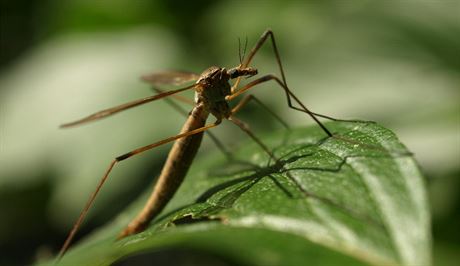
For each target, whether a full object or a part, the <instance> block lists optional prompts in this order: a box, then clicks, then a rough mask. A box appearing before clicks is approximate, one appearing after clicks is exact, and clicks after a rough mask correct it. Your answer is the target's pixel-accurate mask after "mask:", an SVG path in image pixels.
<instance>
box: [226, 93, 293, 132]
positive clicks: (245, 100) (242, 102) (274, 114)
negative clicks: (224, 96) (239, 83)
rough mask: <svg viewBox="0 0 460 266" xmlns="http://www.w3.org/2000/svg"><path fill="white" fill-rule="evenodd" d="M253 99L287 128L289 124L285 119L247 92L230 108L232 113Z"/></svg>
mask: <svg viewBox="0 0 460 266" xmlns="http://www.w3.org/2000/svg"><path fill="white" fill-rule="evenodd" d="M251 100H253V101H255V102H256V103H257V104H259V105H260V106H261V107H262V108H263V109H265V111H267V112H268V113H269V114H270V115H272V116H273V117H274V118H275V119H276V120H278V122H280V123H281V124H282V125H283V126H284V127H285V128H286V129H289V125H288V124H287V123H286V121H284V120H283V119H282V118H281V117H280V116H279V115H277V114H276V113H275V112H273V111H272V110H271V109H270V108H268V106H267V105H265V104H264V103H263V102H262V101H260V100H259V99H258V98H256V96H254V95H253V94H249V95H246V96H244V98H243V99H241V101H240V102H238V104H237V105H236V106H235V107H233V109H232V113H237V112H238V111H240V110H241V108H243V107H244V106H245V105H246V104H248V103H249V101H251Z"/></svg>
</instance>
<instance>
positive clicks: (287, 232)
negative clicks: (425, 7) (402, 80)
mask: <svg viewBox="0 0 460 266" xmlns="http://www.w3.org/2000/svg"><path fill="white" fill-rule="evenodd" d="M327 127H328V128H330V130H331V131H332V132H334V137H329V138H327V137H325V136H324V133H323V132H322V131H321V129H319V128H317V127H315V126H311V127H308V128H300V129H294V130H288V131H280V132H275V133H272V134H270V135H265V136H263V137H262V138H261V139H262V141H263V142H264V143H266V144H267V145H268V146H269V147H270V148H271V149H272V151H273V153H274V154H275V156H276V157H277V158H279V159H280V162H279V163H278V164H275V163H274V162H271V161H270V160H269V157H268V156H267V155H266V154H265V153H264V152H263V151H262V150H261V149H260V147H258V146H257V145H256V144H254V143H250V142H248V144H246V145H243V146H242V147H241V148H240V149H237V150H234V151H232V154H233V158H232V159H231V160H229V159H228V158H225V157H224V156H223V155H220V154H218V153H216V154H212V155H211V156H209V157H207V158H204V159H202V160H198V161H196V162H195V163H194V165H193V166H192V169H191V170H190V172H189V174H188V176H187V178H186V179H185V181H184V183H183V184H182V186H181V187H180V189H179V191H178V192H177V193H176V195H175V197H174V198H173V199H172V200H171V202H170V203H169V204H168V205H167V207H166V209H165V210H164V211H163V213H162V214H161V215H160V216H159V217H157V218H156V219H155V220H154V221H153V222H152V224H151V226H150V227H149V228H148V229H147V230H146V231H144V232H142V233H140V234H137V235H134V236H131V237H127V238H125V239H122V240H119V241H115V238H116V235H117V234H118V232H119V231H120V230H122V229H123V227H124V226H125V225H126V224H127V223H128V222H129V220H130V219H131V218H133V217H134V216H135V214H136V212H137V211H138V210H139V209H140V208H141V207H142V205H143V203H144V202H145V199H146V197H147V196H148V194H149V193H150V188H149V189H148V191H146V193H145V195H143V196H141V197H140V198H139V200H138V201H136V202H135V203H133V205H132V206H131V207H130V208H128V209H127V210H126V211H125V212H124V213H122V214H120V215H119V217H118V218H117V219H116V220H115V221H113V222H112V223H111V224H109V225H107V226H106V227H104V228H102V229H101V230H99V231H98V232H96V233H94V234H93V235H92V236H90V237H89V238H87V239H86V240H85V241H83V242H82V243H79V244H77V245H75V246H74V247H73V248H72V249H71V250H70V251H69V252H68V253H67V254H66V255H65V256H64V258H63V259H62V260H61V261H60V264H62V265H69V264H85V265H108V264H111V263H114V262H116V261H118V260H120V259H121V260H130V259H134V258H130V257H132V256H139V254H143V253H151V252H159V251H161V250H169V249H172V250H174V249H181V248H182V249H183V248H185V249H189V250H194V251H200V252H201V251H204V252H208V253H209V254H214V255H216V254H217V255H219V256H220V257H223V258H225V260H226V261H232V262H233V263H234V264H241V265H305V264H306V263H308V264H321V265H325V264H340V265H362V264H364V265H366V264H374V265H382V264H392V265H395V264H396V265H427V264H430V263H431V250H430V249H431V238H430V229H429V228H430V221H429V211H428V207H427V199H426V195H425V187H424V183H423V179H422V177H421V175H420V172H419V170H418V167H417V164H416V162H415V161H414V159H413V157H412V154H411V153H410V152H408V151H407V150H406V148H405V147H404V145H402V144H401V143H400V142H399V141H398V139H397V137H396V136H395V134H394V133H392V132H391V131H389V130H387V129H385V128H383V127H381V126H379V125H377V124H375V123H368V122H331V123H327Z"/></svg>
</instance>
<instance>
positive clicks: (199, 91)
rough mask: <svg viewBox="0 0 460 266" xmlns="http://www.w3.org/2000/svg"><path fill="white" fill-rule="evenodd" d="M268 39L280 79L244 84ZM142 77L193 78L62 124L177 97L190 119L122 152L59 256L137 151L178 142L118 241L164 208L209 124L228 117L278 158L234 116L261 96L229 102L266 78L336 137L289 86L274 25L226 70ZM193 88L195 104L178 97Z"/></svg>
mask: <svg viewBox="0 0 460 266" xmlns="http://www.w3.org/2000/svg"><path fill="white" fill-rule="evenodd" d="M268 39H270V40H271V44H272V47H273V51H274V54H275V57H276V61H277V65H278V68H279V70H280V73H281V78H278V77H277V76H275V75H272V74H269V75H265V76H262V77H260V78H257V79H255V80H253V81H250V82H249V83H247V84H246V85H244V86H241V87H240V86H239V84H240V81H241V78H242V77H245V78H250V77H253V76H255V75H257V74H258V73H257V69H256V68H253V67H250V66H249V64H250V62H251V60H252V59H253V57H254V55H255V54H256V53H257V51H258V50H259V49H260V48H261V46H262V45H263V44H264V43H265V42H266V41H267V40H268ZM142 79H143V80H144V81H145V82H147V83H149V84H151V85H153V86H161V85H166V84H169V85H170V84H173V85H183V84H185V83H186V82H192V81H194V83H193V84H192V85H189V86H186V87H183V88H180V89H176V90H171V91H166V92H161V93H159V94H156V95H153V96H149V97H146V98H143V99H139V100H135V101H132V102H129V103H126V104H122V105H119V106H116V107H112V108H109V109H105V110H102V111H100V112H97V113H94V114H92V115H90V116H87V117H85V118H82V119H80V120H77V121H74V122H70V123H66V124H63V125H61V127H62V128H68V127H73V126H77V125H82V124H85V123H88V122H91V121H95V120H98V119H101V118H105V117H107V116H110V115H113V114H116V113H118V112H121V111H124V110H126V109H129V108H132V107H135V106H139V105H142V104H145V103H149V102H152V101H155V100H159V99H162V98H165V97H168V96H172V97H175V98H176V99H178V100H181V101H184V102H186V103H191V104H193V108H192V110H191V111H190V113H189V114H188V117H187V120H186V121H185V123H184V125H183V127H182V129H181V131H180V133H179V134H177V135H175V136H171V137H168V138H165V139H163V140H160V141H158V142H155V143H152V144H149V145H146V146H143V147H140V148H138V149H135V150H132V151H130V152H128V153H125V154H123V155H120V156H118V157H116V158H115V159H114V160H113V161H112V162H111V163H110V164H109V166H108V168H107V170H106V172H105V174H104V175H103V177H102V179H101V180H100V181H99V184H98V185H97V187H96V190H95V191H94V192H93V194H92V195H91V196H90V198H89V199H88V201H87V203H86V205H85V207H84V208H83V210H82V211H81V213H80V216H79V217H78V219H77V221H76V222H75V224H74V226H73V228H72V230H71V231H70V233H69V235H68V237H67V239H66V240H65V242H64V244H63V246H62V248H61V250H60V252H59V256H58V258H60V257H62V256H63V255H64V253H65V252H66V251H67V249H68V248H69V245H70V243H71V241H72V240H73V238H74V236H75V234H76V232H77V230H78V229H79V227H80V225H81V224H82V222H83V220H84V218H85V216H86V214H87V212H88V210H89V208H90V207H91V205H92V204H93V201H94V200H95V198H96V196H97V194H98V193H99V191H100V189H101V187H102V186H103V184H104V182H105V181H106V180H107V178H108V177H109V174H110V172H111V171H112V169H113V167H114V166H115V165H116V164H118V163H119V162H121V161H123V160H126V159H128V158H130V157H132V156H134V155H138V154H140V153H142V152H145V151H148V150H151V149H154V148H155V147H158V146H161V145H163V144H166V143H169V142H173V141H175V142H174V145H173V146H172V148H171V150H170V152H169V155H168V157H167V160H166V162H165V164H164V166H163V169H162V171H161V174H160V176H159V177H158V181H157V182H156V184H155V186H154V188H153V192H152V193H151V195H150V197H149V199H148V200H147V202H146V204H145V206H144V208H143V209H142V210H141V211H140V213H139V214H138V215H137V216H136V217H135V218H134V219H133V220H132V221H131V222H130V223H129V224H128V225H127V227H126V228H125V229H124V230H123V231H122V232H120V234H119V236H118V238H119V239H120V238H123V237H126V236H129V235H132V234H136V233H139V232H141V231H143V230H145V229H146V227H147V226H148V224H149V222H150V221H151V220H152V219H153V218H155V217H156V216H157V215H158V214H159V213H160V212H161V211H162V210H163V208H164V207H165V206H166V204H167V203H168V202H169V200H170V199H171V198H172V197H173V195H174V193H175V192H176V191H177V189H178V188H179V186H180V184H181V183H182V181H183V179H184V177H185V175H186V174H187V171H188V169H189V168H190V165H191V164H192V162H193V159H194V157H195V155H196V153H197V151H198V148H199V146H200V144H201V140H202V138H203V133H204V132H205V131H207V130H209V129H211V128H214V127H216V126H218V125H219V124H220V123H221V122H222V121H223V120H224V119H226V120H229V121H230V122H232V123H233V124H235V125H236V126H238V127H239V128H240V129H241V130H243V131H244V132H245V133H246V134H247V135H248V136H249V137H250V138H252V139H253V140H254V141H255V142H256V143H257V144H258V145H259V146H260V147H261V148H262V149H263V150H264V151H265V152H266V153H267V154H268V155H269V156H270V158H271V159H273V160H274V161H275V162H277V161H278V159H277V158H276V157H275V156H274V155H273V153H272V152H271V151H270V149H268V147H267V146H266V145H264V143H263V142H262V141H260V140H259V139H258V138H257V137H256V136H255V135H254V134H253V133H252V131H251V130H250V129H249V127H248V126H247V125H246V124H245V123H244V122H243V121H241V120H239V119H238V118H236V116H235V114H237V113H238V112H239V111H240V110H241V109H242V108H243V107H244V106H245V105H246V104H247V103H248V102H249V101H251V100H255V101H258V100H257V98H255V97H254V96H253V95H250V94H249V95H245V96H244V97H243V98H242V99H241V100H240V101H239V102H238V103H236V105H235V107H233V108H231V107H230V105H229V102H230V101H232V100H234V99H235V98H236V97H238V96H239V95H241V94H243V93H245V92H246V91H248V90H250V89H252V88H253V87H255V86H256V85H259V84H261V83H264V82H267V81H274V82H276V83H277V84H278V85H279V87H280V88H282V89H283V90H284V93H285V95H286V99H287V103H288V106H289V107H290V108H292V109H295V110H297V111H301V112H304V113H306V114H308V115H309V116H310V117H311V118H312V119H313V120H314V121H315V122H316V123H317V124H318V125H319V126H320V127H321V128H322V130H323V131H324V133H325V134H326V135H327V136H329V137H331V136H332V133H331V132H330V131H329V130H328V129H327V128H326V127H325V126H324V125H323V124H322V123H321V122H320V121H319V120H318V118H317V117H316V116H320V117H323V118H328V119H333V118H331V117H328V116H324V115H320V114H317V113H313V112H311V111H310V110H309V109H307V108H306V107H305V105H304V104H303V103H302V102H301V101H300V100H299V99H298V98H297V97H296V96H295V95H294V93H293V92H292V91H291V90H290V89H289V88H288V86H287V83H286V77H285V75H284V70H283V67H282V64H281V59H280V56H279V52H278V48H277V46H276V42H275V37H274V34H273V32H272V31H271V30H270V29H268V30H266V31H265V32H264V33H263V34H262V36H261V37H260V39H259V40H258V41H257V43H256V44H255V46H254V47H253V48H252V49H251V51H250V52H249V54H248V56H247V57H246V58H244V55H243V57H242V56H241V48H240V64H239V65H238V66H236V67H233V68H230V69H226V68H222V67H216V66H212V67H210V68H208V69H206V70H205V71H203V73H201V74H200V75H197V74H194V73H188V72H172V71H170V72H161V73H155V74H151V75H147V76H143V77H142ZM230 80H235V82H234V83H233V85H230ZM192 89H193V90H195V99H194V101H193V102H192V101H190V100H188V99H185V98H182V97H181V96H179V95H176V94H177V93H180V92H183V91H187V90H192ZM293 102H295V103H297V106H294V105H293ZM271 113H272V115H274V116H276V114H274V113H273V112H271ZM209 115H212V116H214V117H215V119H216V120H215V121H214V123H210V124H206V120H207V118H208V117H209ZM333 120H335V119H333Z"/></svg>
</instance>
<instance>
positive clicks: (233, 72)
mask: <svg viewBox="0 0 460 266" xmlns="http://www.w3.org/2000/svg"><path fill="white" fill-rule="evenodd" d="M228 74H229V75H230V78H232V79H233V78H236V77H238V76H239V75H238V70H237V69H236V68H233V69H230V70H229V71H228Z"/></svg>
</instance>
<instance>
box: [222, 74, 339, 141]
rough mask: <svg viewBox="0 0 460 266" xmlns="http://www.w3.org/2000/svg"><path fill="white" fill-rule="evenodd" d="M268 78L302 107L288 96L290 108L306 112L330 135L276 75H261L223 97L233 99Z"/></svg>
mask: <svg viewBox="0 0 460 266" xmlns="http://www.w3.org/2000/svg"><path fill="white" fill-rule="evenodd" d="M270 80H274V81H276V82H277V83H278V84H279V85H280V86H281V88H283V90H284V91H285V93H286V95H289V96H290V97H292V98H293V99H294V101H296V102H297V103H298V104H299V105H300V106H301V107H302V108H295V107H294V106H292V103H291V101H290V100H289V99H290V97H288V106H289V107H290V108H293V109H295V110H298V111H301V112H304V113H306V114H308V115H309V116H310V117H311V118H312V119H313V120H315V122H316V123H317V124H318V125H319V126H320V127H321V128H322V129H323V131H324V132H325V133H326V134H327V135H328V136H329V137H332V133H331V132H330V131H329V130H328V129H327V128H326V127H325V126H324V125H323V123H321V121H319V120H318V118H317V117H316V116H315V114H314V113H312V112H311V111H310V110H308V108H307V107H305V105H304V104H303V103H302V102H301V101H300V100H299V98H297V96H295V95H294V93H293V92H292V91H291V90H290V89H289V88H288V87H287V86H286V85H285V84H284V83H283V82H282V81H281V80H280V79H279V78H278V77H276V76H274V75H266V76H263V77H261V78H258V79H256V80H253V81H251V82H250V83H248V84H246V85H245V86H243V87H242V88H241V89H239V90H238V91H237V92H235V93H233V94H232V95H229V96H227V97H225V99H226V100H227V101H230V100H232V99H234V98H235V97H237V96H238V95H240V94H242V93H244V92H245V91H247V90H249V89H251V88H252V87H254V86H256V85H258V84H260V83H263V82H267V81H270Z"/></svg>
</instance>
